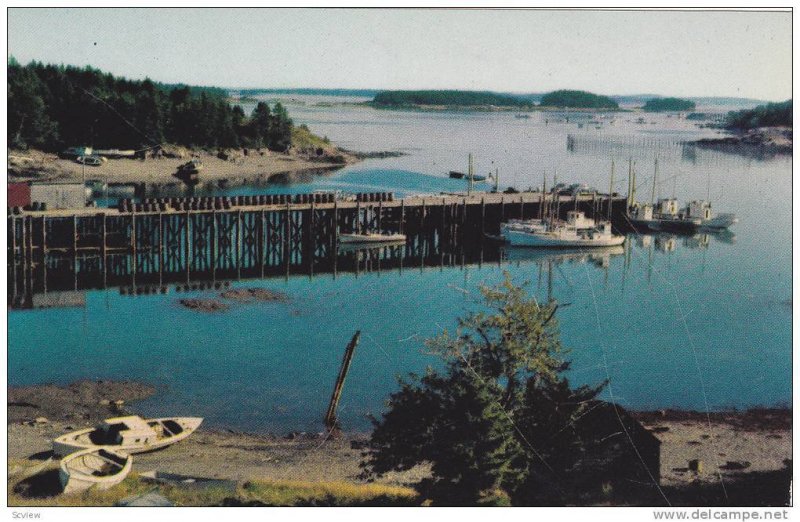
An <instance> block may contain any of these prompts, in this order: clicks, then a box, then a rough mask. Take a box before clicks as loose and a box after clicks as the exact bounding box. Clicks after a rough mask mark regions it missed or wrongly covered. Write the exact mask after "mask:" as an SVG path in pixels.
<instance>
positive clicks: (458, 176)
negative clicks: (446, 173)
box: [450, 170, 466, 179]
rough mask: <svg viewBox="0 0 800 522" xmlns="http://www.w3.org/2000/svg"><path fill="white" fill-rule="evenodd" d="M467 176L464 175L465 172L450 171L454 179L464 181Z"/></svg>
mask: <svg viewBox="0 0 800 522" xmlns="http://www.w3.org/2000/svg"><path fill="white" fill-rule="evenodd" d="M465 176H466V174H464V173H463V172H459V171H457V170H451V171H450V177H451V178H453V179H464V177H465Z"/></svg>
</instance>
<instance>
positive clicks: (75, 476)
mask: <svg viewBox="0 0 800 522" xmlns="http://www.w3.org/2000/svg"><path fill="white" fill-rule="evenodd" d="M132 466H133V457H131V456H130V455H126V454H124V453H121V452H117V451H112V450H109V449H106V448H87V449H84V450H81V451H77V452H75V453H71V454H69V455H67V456H66V457H64V458H63V459H61V467H60V469H59V473H58V476H59V480H60V482H61V487H62V489H63V492H64V493H66V494H70V493H78V492H81V491H85V490H87V489H89V488H94V489H97V490H105V489H109V488H111V487H113V486H116V485H117V484H119V483H120V482H122V481H123V480H125V477H127V476H128V473H130V472H131V467H132Z"/></svg>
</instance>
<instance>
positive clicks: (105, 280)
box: [100, 213, 108, 288]
mask: <svg viewBox="0 0 800 522" xmlns="http://www.w3.org/2000/svg"><path fill="white" fill-rule="evenodd" d="M101 216H102V218H101V219H102V236H103V237H102V238H101V241H102V242H103V243H102V244H101V245H100V255H101V256H102V258H103V288H105V287H106V286H107V285H108V259H107V257H106V248H107V246H106V236H107V235H108V232H107V228H106V215H105V213H103V214H101Z"/></svg>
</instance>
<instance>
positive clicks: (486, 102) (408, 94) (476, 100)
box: [372, 90, 534, 109]
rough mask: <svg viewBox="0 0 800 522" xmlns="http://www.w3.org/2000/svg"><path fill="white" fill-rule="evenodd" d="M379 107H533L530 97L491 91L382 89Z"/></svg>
mask: <svg viewBox="0 0 800 522" xmlns="http://www.w3.org/2000/svg"><path fill="white" fill-rule="evenodd" d="M372 105H373V106H374V107H378V108H398V107H418V106H440V107H441V106H446V107H481V106H483V107H488V106H494V107H510V108H517V109H521V108H526V107H529V108H530V107H533V105H534V104H533V102H532V101H531V100H529V99H524V98H520V97H517V96H511V95H507V94H498V93H494V92H489V91H433V90H431V91H381V92H379V93H378V94H376V95H375V97H374V98H373V99H372Z"/></svg>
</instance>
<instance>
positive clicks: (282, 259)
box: [7, 192, 625, 301]
mask: <svg viewBox="0 0 800 522" xmlns="http://www.w3.org/2000/svg"><path fill="white" fill-rule="evenodd" d="M309 199H310V198H309ZM364 199H368V198H364ZM375 199H377V198H375ZM624 206H625V197H624V196H614V197H613V198H610V197H608V196H602V195H582V196H578V197H571V196H557V197H554V196H552V195H551V194H544V195H543V194H541V193H537V192H528V193H519V194H493V193H477V194H473V195H470V196H466V195H441V196H425V197H421V196H418V197H410V198H404V199H399V200H393V201H334V202H326V203H314V202H313V200H312V201H311V202H309V203H294V202H287V203H285V204H278V205H276V204H269V205H252V204H250V205H241V206H239V205H237V206H234V207H233V208H230V209H223V210H185V211H183V210H181V211H178V210H174V209H172V208H167V209H165V210H163V211H162V210H159V211H147V212H120V211H119V210H117V209H96V208H87V209H77V210H70V211H67V210H53V211H40V212H23V213H22V214H20V215H9V216H8V246H7V248H8V275H9V300H10V301H11V299H12V296H13V298H14V299H20V298H22V299H24V298H25V297H24V296H26V295H29V294H30V293H31V292H47V291H49V290H69V289H75V290H77V289H85V288H106V287H108V286H125V285H129V286H133V287H136V286H139V285H163V284H167V283H180V282H183V283H190V282H192V281H216V280H219V279H229V278H242V277H255V278H258V277H266V276H275V275H279V274H285V275H288V274H290V273H298V272H300V273H307V274H309V275H313V274H314V273H315V272H318V271H321V272H333V273H334V274H335V273H336V271H337V259H338V258H339V257H340V256H337V234H338V233H339V232H342V233H350V232H357V233H358V232H369V231H383V232H387V233H403V234H406V235H407V236H408V241H407V242H406V245H405V246H402V247H401V248H402V250H403V255H402V256H401V258H404V259H406V260H409V261H410V263H412V264H413V263H414V259H417V258H419V263H420V264H425V263H427V262H431V256H432V255H434V256H439V257H441V256H444V255H454V256H457V255H463V252H477V251H478V250H479V249H476V248H475V247H476V246H477V245H482V244H483V242H484V241H485V238H486V235H487V234H497V233H498V232H499V227H500V223H502V222H504V221H506V220H508V219H513V218H534V217H538V216H539V215H540V213H541V212H548V211H551V210H552V211H554V212H557V213H558V214H559V215H562V216H563V215H564V214H565V213H566V212H567V211H568V210H572V209H575V208H577V209H579V210H583V211H584V212H586V213H587V215H588V216H589V217H596V218H600V217H603V218H606V217H608V216H610V217H611V220H612V222H615V223H621V220H622V216H623V213H624ZM459 252H461V253H462V254H459ZM426 259H427V260H428V261H425V260H426ZM401 263H402V261H401Z"/></svg>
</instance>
